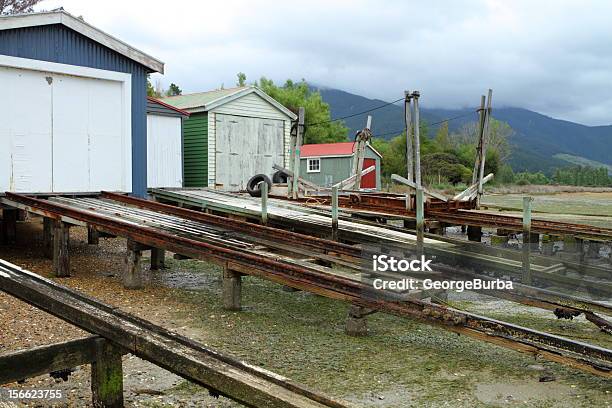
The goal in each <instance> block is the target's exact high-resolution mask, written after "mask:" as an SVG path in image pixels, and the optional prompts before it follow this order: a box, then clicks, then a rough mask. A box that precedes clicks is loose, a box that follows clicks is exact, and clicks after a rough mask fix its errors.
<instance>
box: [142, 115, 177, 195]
mask: <svg viewBox="0 0 612 408" xmlns="http://www.w3.org/2000/svg"><path fill="white" fill-rule="evenodd" d="M181 146H182V142H181V118H178V117H175V116H161V115H152V114H149V115H147V186H148V187H182V186H183V165H182V163H183V160H182V153H181V150H182V148H181Z"/></svg>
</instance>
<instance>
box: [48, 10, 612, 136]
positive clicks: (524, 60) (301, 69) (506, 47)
mask: <svg viewBox="0 0 612 408" xmlns="http://www.w3.org/2000/svg"><path fill="white" fill-rule="evenodd" d="M430 3H434V4H430ZM59 6H63V7H64V9H65V10H67V11H68V12H70V13H72V14H74V15H76V16H80V15H82V16H83V17H84V18H85V20H86V21H87V22H89V23H91V24H93V25H95V26H97V27H98V28H100V29H102V30H104V31H106V32H108V33H110V34H112V35H115V36H116V37H118V38H120V39H121V40H123V41H125V42H127V43H129V44H130V45H132V46H134V47H136V48H138V49H140V50H142V51H144V52H146V53H148V54H150V55H152V56H154V57H156V58H158V59H160V60H162V61H163V62H165V63H166V74H165V75H164V76H160V77H159V78H160V79H161V81H162V84H163V86H164V87H167V85H168V84H169V83H170V82H175V83H177V84H178V85H179V86H180V87H181V88H182V89H183V92H184V93H187V92H198V91H205V90H210V89H215V88H218V87H220V86H221V85H222V84H223V85H224V86H225V87H230V86H233V85H234V84H235V82H236V73H237V72H239V71H242V72H244V73H246V75H247V81H249V80H251V81H252V80H255V79H258V78H259V77H261V76H262V75H263V76H266V77H268V78H271V79H273V80H274V81H275V82H278V83H282V82H284V81H285V80H286V79H287V78H292V79H295V80H299V79H302V78H304V79H306V80H307V81H309V82H311V83H314V84H317V85H321V86H328V87H333V88H338V89H342V90H346V91H348V92H352V93H356V94H360V95H363V96H367V97H370V98H379V99H383V100H395V99H398V98H400V97H401V96H402V95H403V90H404V89H410V90H415V89H418V90H420V91H421V95H422V97H421V101H422V102H421V103H422V104H423V105H425V106H429V107H445V108H460V107H466V106H475V105H476V104H478V103H479V97H480V95H481V94H482V93H484V92H486V90H487V89H488V88H493V90H494V94H493V102H494V106H519V107H525V108H528V109H532V110H535V111H538V112H541V113H544V114H547V115H550V116H553V117H557V118H561V119H567V120H572V121H576V122H580V123H584V124H590V125H599V124H611V123H612V45H611V44H612V24H611V23H610V21H611V20H610V16H611V15H612V2H609V1H580V0H576V1H562V0H557V1H543V0H540V1H519V0H513V1H505V0H499V1H498V0H473V1H469V0H465V1H450V0H449V1H435V2H426V1H422V0H420V1H401V0H398V1H395V0H378V1H375V0H374V1H365V0H364V1H360V0H352V1H343V0H327V1H325V0H321V1H320V0H309V1H300V2H294V1H288V0H284V1H280V0H279V1H256V0H252V1H246V0H245V1H233V0H215V1H205V0H204V1H203V0H200V1H196V0H175V1H157V0H148V1H145V0H105V1H98V0H44V1H43V2H42V3H40V5H39V6H38V9H47V10H49V9H52V8H55V7H59Z"/></svg>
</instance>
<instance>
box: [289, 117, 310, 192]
mask: <svg viewBox="0 0 612 408" xmlns="http://www.w3.org/2000/svg"><path fill="white" fill-rule="evenodd" d="M305 114H306V112H305V110H304V108H303V107H300V108H299V109H298V123H297V129H296V137H295V150H294V152H295V154H294V162H293V169H292V170H293V180H292V184H293V186H292V188H291V194H292V197H293V199H294V200H295V199H297V198H298V194H299V184H298V179H299V178H300V149H301V147H302V138H303V137H304V116H305Z"/></svg>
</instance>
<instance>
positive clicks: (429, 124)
mask: <svg viewBox="0 0 612 408" xmlns="http://www.w3.org/2000/svg"><path fill="white" fill-rule="evenodd" d="M476 112H478V111H477V110H475V111H471V112H469V113H466V114H463V115H458V116H453V117H451V118H446V119H443V120H441V121H439V122H434V123H428V124H427V126H436V125H440V124H442V123H444V122H450V121H451V120H456V119H460V118H465V117H467V116H470V115H473V114H474V113H476ZM404 131H406V128H405V127H404V128H402V129H398V130H392V131H390V132H385V133H379V134H376V135H372V137H381V136H387V135H393V134H396V135H397V134H400V133H402V132H404Z"/></svg>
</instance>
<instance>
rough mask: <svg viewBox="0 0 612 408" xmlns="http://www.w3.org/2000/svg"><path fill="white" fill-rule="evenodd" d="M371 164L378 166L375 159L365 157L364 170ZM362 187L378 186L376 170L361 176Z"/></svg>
mask: <svg viewBox="0 0 612 408" xmlns="http://www.w3.org/2000/svg"><path fill="white" fill-rule="evenodd" d="M370 166H374V168H376V160H375V159H363V170H365V169H367V168H368V167H370ZM361 188H376V170H374V171H372V172H370V173H368V174H366V175H365V176H363V177H362V178H361Z"/></svg>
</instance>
